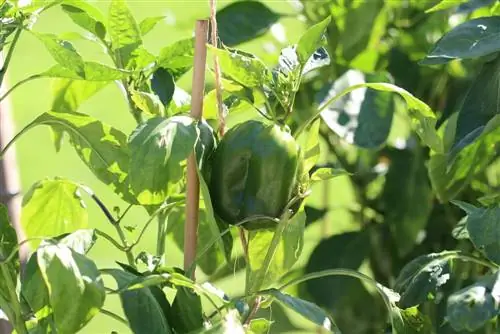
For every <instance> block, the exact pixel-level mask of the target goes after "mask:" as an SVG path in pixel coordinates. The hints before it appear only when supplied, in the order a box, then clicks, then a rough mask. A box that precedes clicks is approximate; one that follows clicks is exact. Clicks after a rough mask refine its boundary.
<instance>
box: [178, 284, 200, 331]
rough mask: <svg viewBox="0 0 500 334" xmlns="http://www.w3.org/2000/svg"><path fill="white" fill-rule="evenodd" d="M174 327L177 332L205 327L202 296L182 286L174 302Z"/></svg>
mask: <svg viewBox="0 0 500 334" xmlns="http://www.w3.org/2000/svg"><path fill="white" fill-rule="evenodd" d="M172 320H173V321H172V327H173V328H174V329H175V331H176V332H177V333H189V332H191V331H195V330H197V329H200V328H202V327H203V312H202V308H201V299H200V296H198V295H197V294H195V293H194V292H193V291H191V290H189V289H186V288H184V287H181V288H179V289H177V294H176V295H175V299H174V302H173V304H172Z"/></svg>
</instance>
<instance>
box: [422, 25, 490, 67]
mask: <svg viewBox="0 0 500 334" xmlns="http://www.w3.org/2000/svg"><path fill="white" fill-rule="evenodd" d="M499 37H500V16H490V17H480V18H477V19H473V20H469V21H467V22H464V23H462V24H460V25H458V26H456V27H455V28H453V29H452V30H451V31H450V32H448V33H447V34H446V35H444V36H443V37H441V39H440V40H439V41H437V42H436V44H435V45H434V47H433V48H432V50H431V51H430V52H429V53H428V54H427V56H426V57H425V59H424V60H422V62H421V63H422V64H425V65H435V64H444V63H447V62H449V61H450V60H453V59H470V58H479V57H483V56H487V55H489V54H492V53H495V52H498V51H500V42H499Z"/></svg>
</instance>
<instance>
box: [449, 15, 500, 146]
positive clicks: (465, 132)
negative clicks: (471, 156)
mask: <svg viewBox="0 0 500 334" xmlns="http://www.w3.org/2000/svg"><path fill="white" fill-rule="evenodd" d="M498 22H499V25H500V21H498ZM498 36H499V37H500V30H499V35H498ZM499 49H500V43H499ZM499 100H500V57H497V58H496V59H495V60H494V61H491V62H489V63H486V64H484V65H483V68H482V69H481V72H479V75H478V76H477V78H476V79H475V80H474V82H473V83H472V86H471V87H470V88H469V91H468V92H467V95H466V97H465V100H464V102H463V104H462V107H461V109H460V111H459V113H458V120H457V128H456V132H455V139H454V143H453V146H454V147H453V151H457V150H460V149H462V148H463V147H465V146H467V145H468V144H470V143H471V142H473V141H474V140H476V139H477V138H478V137H479V136H480V135H481V134H482V133H483V131H484V130H485V127H486V125H487V124H488V122H490V121H491V120H492V118H493V117H495V116H496V115H498V117H500V104H499V103H498V101H499Z"/></svg>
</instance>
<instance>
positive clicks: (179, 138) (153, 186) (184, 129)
mask: <svg viewBox="0 0 500 334" xmlns="http://www.w3.org/2000/svg"><path fill="white" fill-rule="evenodd" d="M197 139H198V132H197V128H196V124H195V122H194V120H193V119H192V118H190V117H187V116H174V117H171V118H168V119H166V118H162V117H155V118H152V119H149V120H148V121H146V122H145V123H143V124H141V125H139V127H137V128H136V129H135V130H134V132H133V133H132V135H131V136H130V139H129V147H130V152H131V162H130V170H129V173H130V184H131V186H132V190H133V191H134V193H135V194H136V195H137V200H138V201H139V203H141V204H143V205H151V204H160V203H162V202H163V201H164V200H165V199H166V198H167V196H168V195H169V188H170V187H172V186H173V185H175V183H177V182H179V181H180V180H181V179H182V177H183V165H182V164H183V163H184V162H185V161H186V159H187V157H188V156H189V154H191V153H192V152H193V149H194V144H195V143H196V141H197Z"/></svg>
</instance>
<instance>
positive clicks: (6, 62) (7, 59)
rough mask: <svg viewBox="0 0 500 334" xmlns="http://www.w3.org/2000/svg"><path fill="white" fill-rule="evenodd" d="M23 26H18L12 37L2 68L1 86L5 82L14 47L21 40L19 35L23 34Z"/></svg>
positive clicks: (0, 73) (0, 74)
mask: <svg viewBox="0 0 500 334" xmlns="http://www.w3.org/2000/svg"><path fill="white" fill-rule="evenodd" d="M21 32H22V28H17V29H16V33H15V34H14V37H13V38H12V42H11V43H10V47H9V51H8V52H7V56H6V57H5V60H4V62H3V66H2V70H1V71H0V86H2V84H3V79H4V77H5V73H6V72H7V69H8V68H9V64H10V60H11V59H12V54H13V53H14V48H15V47H16V44H17V41H18V40H19V36H21Z"/></svg>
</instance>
